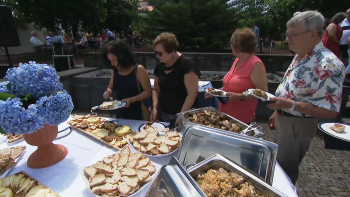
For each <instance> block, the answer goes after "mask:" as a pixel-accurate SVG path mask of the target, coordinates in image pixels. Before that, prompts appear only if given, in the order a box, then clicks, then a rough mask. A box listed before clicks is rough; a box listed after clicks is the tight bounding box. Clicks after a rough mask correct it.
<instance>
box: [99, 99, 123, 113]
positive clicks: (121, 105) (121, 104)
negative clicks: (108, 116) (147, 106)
mask: <svg viewBox="0 0 350 197" xmlns="http://www.w3.org/2000/svg"><path fill="white" fill-rule="evenodd" d="M101 105H102V104H101ZM101 105H99V106H98V109H99V110H107V111H108V110H116V109H119V108H123V107H125V106H126V102H121V101H117V103H115V104H114V108H107V109H104V108H101V107H100V106H101Z"/></svg>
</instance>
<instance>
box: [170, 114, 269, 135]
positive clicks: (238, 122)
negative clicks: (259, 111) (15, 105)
mask: <svg viewBox="0 0 350 197" xmlns="http://www.w3.org/2000/svg"><path fill="white" fill-rule="evenodd" d="M202 110H208V111H214V112H219V113H222V114H225V115H226V116H228V117H229V118H230V119H232V120H234V121H235V124H236V125H238V126H239V127H240V128H241V131H242V130H244V129H246V128H247V127H248V125H247V124H245V123H243V122H241V121H239V120H238V119H236V118H234V117H232V116H230V115H228V114H226V113H224V112H221V111H219V110H218V109H215V108H213V107H203V108H198V109H194V110H190V111H186V112H180V113H178V114H177V116H178V117H179V118H180V119H181V120H182V121H183V123H184V128H182V129H184V130H185V131H186V130H187V129H188V128H190V127H192V126H197V125H201V126H204V127H207V128H212V127H208V126H206V125H202V124H196V123H193V122H191V121H189V120H188V119H187V118H185V114H186V113H191V112H192V113H193V112H194V113H196V112H200V111H202ZM219 130H221V131H223V132H228V133H233V134H236V135H242V134H240V133H234V132H230V131H226V130H222V129H219ZM263 135H264V133H263V132H261V131H258V130H255V135H254V136H252V137H255V136H263ZM245 136H247V135H245ZM247 137H250V136H247Z"/></svg>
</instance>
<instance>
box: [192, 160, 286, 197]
mask: <svg viewBox="0 0 350 197" xmlns="http://www.w3.org/2000/svg"><path fill="white" fill-rule="evenodd" d="M219 168H223V169H224V170H226V171H228V172H234V173H237V174H239V175H241V176H243V178H244V179H245V180H246V181H248V182H249V183H251V184H252V185H253V186H254V187H255V190H256V192H257V193H258V194H259V195H264V196H269V197H279V196H285V195H284V194H283V193H281V192H280V191H278V190H277V189H275V188H273V187H271V186H270V185H268V184H267V183H265V182H264V181H262V180H260V179H258V178H257V177H255V176H254V175H252V174H250V173H249V172H248V171H246V170H244V169H243V168H241V167H239V166H238V165H236V164H234V163H233V162H231V161H229V160H228V159H226V158H224V157H223V156H221V155H219V154H215V155H213V156H211V157H209V158H208V159H206V160H204V161H202V162H200V163H198V164H196V165H194V166H192V167H190V168H189V169H188V170H187V171H188V173H189V174H190V175H191V177H192V178H193V179H194V180H197V177H198V175H199V174H203V173H206V172H207V171H208V170H209V169H214V170H218V169H219Z"/></svg>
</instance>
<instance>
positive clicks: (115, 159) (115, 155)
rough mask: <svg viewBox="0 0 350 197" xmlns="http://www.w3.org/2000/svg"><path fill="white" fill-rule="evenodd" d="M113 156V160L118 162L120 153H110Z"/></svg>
mask: <svg viewBox="0 0 350 197" xmlns="http://www.w3.org/2000/svg"><path fill="white" fill-rule="evenodd" d="M112 156H113V157H114V161H116V162H118V160H119V158H120V155H119V154H114V155H112Z"/></svg>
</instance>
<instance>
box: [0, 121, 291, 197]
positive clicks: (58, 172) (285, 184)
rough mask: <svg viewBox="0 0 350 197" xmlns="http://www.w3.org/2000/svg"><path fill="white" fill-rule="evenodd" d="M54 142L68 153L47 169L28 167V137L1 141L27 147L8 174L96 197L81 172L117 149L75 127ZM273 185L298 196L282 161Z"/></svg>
mask: <svg viewBox="0 0 350 197" xmlns="http://www.w3.org/2000/svg"><path fill="white" fill-rule="evenodd" d="M145 122H146V121H137V120H120V124H122V125H128V126H130V128H131V129H133V130H138V128H139V126H140V125H141V124H143V123H145ZM67 127H68V125H67V124H66V123H62V124H60V125H59V130H62V129H64V128H67ZM68 131H69V129H68V130H67V131H65V132H62V133H60V134H59V137H60V135H64V134H65V133H68ZM54 143H57V144H62V145H64V146H65V147H66V148H67V149H68V155H67V157H66V158H65V159H64V160H62V161H61V162H59V163H57V164H55V165H53V166H50V167H47V168H43V169H31V168H28V167H27V159H28V157H29V156H30V154H31V153H32V152H34V151H35V150H36V147H34V146H30V145H28V144H27V143H26V142H25V141H24V140H23V141H20V142H17V143H13V144H11V145H10V146H9V145H8V144H7V143H6V142H5V143H3V144H1V145H0V149H3V148H8V147H15V146H26V147H27V149H26V151H25V152H24V154H23V156H22V157H21V158H20V160H19V161H18V163H17V165H16V166H14V167H13V168H12V170H11V171H10V172H9V174H8V176H9V175H11V174H15V173H17V172H19V171H25V172H27V173H28V174H29V175H31V176H33V177H34V178H36V179H37V180H38V181H40V182H42V183H43V184H45V185H46V186H47V187H49V188H51V189H52V190H53V191H55V192H57V193H58V194H59V195H60V196H62V197H80V196H87V197H93V196H94V195H93V194H92V193H91V192H90V190H89V188H88V187H86V185H85V184H84V182H83V179H82V177H81V175H80V173H81V171H82V170H83V168H84V167H86V166H88V165H90V164H91V161H95V160H98V159H100V158H103V157H104V156H107V155H111V154H114V153H115V152H117V150H115V149H112V148H109V147H107V145H104V144H102V143H101V142H99V141H97V140H95V139H93V138H92V137H89V136H88V135H86V134H83V133H82V132H80V131H78V130H75V129H72V132H71V133H70V134H69V135H67V136H66V137H63V138H60V139H57V140H55V141H54ZM177 153H178V151H176V152H174V153H173V154H172V155H169V156H167V157H160V158H150V159H151V160H152V162H155V163H157V164H160V165H166V164H168V162H169V161H170V159H171V158H172V157H173V156H177ZM152 182H153V181H152ZM152 182H151V183H149V184H148V185H146V187H145V188H144V189H143V190H141V191H140V192H139V193H138V194H137V195H135V196H140V197H141V196H145V195H146V193H147V191H148V189H149V187H150V186H151V184H152ZM272 186H273V187H275V188H276V189H278V190H279V191H281V192H283V193H284V194H286V195H288V196H291V197H294V196H297V194H296V188H295V187H294V186H293V185H292V183H291V182H290V180H289V179H288V177H287V176H286V174H285V173H284V171H283V170H282V168H281V167H280V166H279V164H278V163H277V165H276V169H275V174H274V181H273V185H272Z"/></svg>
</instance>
